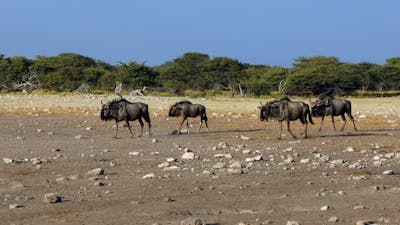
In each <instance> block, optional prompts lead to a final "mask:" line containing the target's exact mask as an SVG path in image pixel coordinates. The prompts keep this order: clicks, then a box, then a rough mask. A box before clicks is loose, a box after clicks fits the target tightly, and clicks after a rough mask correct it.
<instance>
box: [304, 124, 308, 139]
mask: <svg viewBox="0 0 400 225" xmlns="http://www.w3.org/2000/svg"><path fill="white" fill-rule="evenodd" d="M307 128H308V123H306V124H305V128H304V138H308V136H307Z"/></svg>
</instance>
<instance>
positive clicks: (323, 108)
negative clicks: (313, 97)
mask: <svg viewBox="0 0 400 225" xmlns="http://www.w3.org/2000/svg"><path fill="white" fill-rule="evenodd" d="M313 104H314V105H313V106H312V107H311V111H312V115H313V116H315V117H321V126H320V127H319V131H321V129H322V125H323V124H324V119H325V116H329V115H330V116H331V118H332V125H333V130H334V131H336V126H335V119H334V118H335V116H341V117H342V120H343V122H344V123H343V126H342V128H341V129H340V131H343V130H344V126H345V125H346V122H347V121H346V117H345V115H344V114H347V115H348V117H349V118H350V120H351V122H353V128H354V130H357V127H356V124H355V123H354V117H353V115H352V114H351V102H350V101H349V100H345V99H336V98H335V97H334V96H332V95H322V96H320V99H318V100H317V101H316V102H315V103H313Z"/></svg>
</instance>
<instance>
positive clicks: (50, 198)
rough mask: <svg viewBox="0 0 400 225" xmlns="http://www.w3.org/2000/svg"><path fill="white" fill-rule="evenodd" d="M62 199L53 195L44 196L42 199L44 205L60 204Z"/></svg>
mask: <svg viewBox="0 0 400 225" xmlns="http://www.w3.org/2000/svg"><path fill="white" fill-rule="evenodd" d="M61 201H62V198H61V197H60V196H58V195H56V194H54V193H48V194H45V195H44V197H43V202H45V203H57V202H61Z"/></svg>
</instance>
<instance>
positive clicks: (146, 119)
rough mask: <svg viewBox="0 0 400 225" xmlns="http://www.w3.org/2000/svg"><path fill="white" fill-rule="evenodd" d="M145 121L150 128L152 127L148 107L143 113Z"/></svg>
mask: <svg viewBox="0 0 400 225" xmlns="http://www.w3.org/2000/svg"><path fill="white" fill-rule="evenodd" d="M143 119H144V121H146V122H147V123H148V124H149V126H150V127H151V121H150V113H149V107H148V106H147V105H146V108H145V110H144V112H143Z"/></svg>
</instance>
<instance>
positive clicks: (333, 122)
mask: <svg viewBox="0 0 400 225" xmlns="http://www.w3.org/2000/svg"><path fill="white" fill-rule="evenodd" d="M331 118H332V125H333V130H334V131H336V126H335V117H334V116H331Z"/></svg>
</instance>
